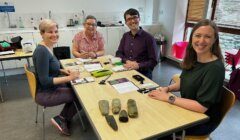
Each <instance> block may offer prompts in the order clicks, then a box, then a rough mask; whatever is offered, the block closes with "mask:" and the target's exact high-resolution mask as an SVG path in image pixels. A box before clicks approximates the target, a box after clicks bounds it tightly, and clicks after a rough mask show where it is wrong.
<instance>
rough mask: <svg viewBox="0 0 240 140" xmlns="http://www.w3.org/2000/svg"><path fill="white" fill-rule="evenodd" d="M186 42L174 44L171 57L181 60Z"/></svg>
mask: <svg viewBox="0 0 240 140" xmlns="http://www.w3.org/2000/svg"><path fill="white" fill-rule="evenodd" d="M187 45H188V42H185V41H183V42H176V43H174V44H173V46H172V55H173V56H174V57H176V58H178V59H183V58H184V56H185V52H186V48H187Z"/></svg>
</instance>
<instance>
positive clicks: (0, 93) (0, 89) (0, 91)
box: [0, 87, 4, 102]
mask: <svg viewBox="0 0 240 140" xmlns="http://www.w3.org/2000/svg"><path fill="white" fill-rule="evenodd" d="M0 96H1V100H2V102H3V101H4V100H3V94H2V88H1V87H0Z"/></svg>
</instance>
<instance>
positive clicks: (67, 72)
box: [60, 69, 70, 75]
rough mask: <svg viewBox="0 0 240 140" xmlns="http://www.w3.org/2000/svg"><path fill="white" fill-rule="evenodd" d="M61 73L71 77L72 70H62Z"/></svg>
mask: <svg viewBox="0 0 240 140" xmlns="http://www.w3.org/2000/svg"><path fill="white" fill-rule="evenodd" d="M60 72H61V73H62V74H64V75H69V74H70V70H67V69H60Z"/></svg>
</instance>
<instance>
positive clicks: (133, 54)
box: [116, 8, 157, 79]
mask: <svg viewBox="0 0 240 140" xmlns="http://www.w3.org/2000/svg"><path fill="white" fill-rule="evenodd" d="M124 19H125V23H126V25H127V26H128V28H129V29H130V31H129V32H126V33H125V34H124V35H123V37H122V39H121V42H120V45H119V47H118V50H117V52H116V56H117V57H120V58H121V59H122V62H123V63H124V67H125V68H127V69H134V70H137V71H138V72H140V73H142V74H143V75H145V76H146V77H148V78H150V79H152V71H153V69H154V67H155V66H156V65H157V54H156V47H157V45H156V41H155V39H154V38H153V36H152V35H150V34H149V33H147V32H146V31H144V30H143V29H142V28H141V27H140V26H139V21H140V15H139V12H138V11H137V10H136V9H132V8H130V9H128V10H127V11H126V12H125V13H124Z"/></svg>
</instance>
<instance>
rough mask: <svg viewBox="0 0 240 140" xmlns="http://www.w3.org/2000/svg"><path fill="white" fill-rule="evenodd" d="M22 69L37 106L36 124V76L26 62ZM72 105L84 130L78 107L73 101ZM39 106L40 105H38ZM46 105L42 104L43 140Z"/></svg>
mask: <svg viewBox="0 0 240 140" xmlns="http://www.w3.org/2000/svg"><path fill="white" fill-rule="evenodd" d="M24 70H25V73H26V75H27V79H28V84H29V89H30V93H31V96H32V98H33V100H34V102H35V103H36V104H37V107H36V120H35V123H36V124H37V119H38V105H39V104H38V103H37V102H36V100H35V97H36V93H37V80H36V77H35V74H34V73H33V72H31V71H30V70H29V68H28V66H27V64H25V65H24ZM74 105H75V107H76V109H77V113H78V116H79V118H80V121H81V124H82V127H83V130H84V131H85V130H86V128H85V125H84V123H83V120H82V117H81V115H80V113H79V109H78V107H77V105H76V103H75V102H74ZM40 106H41V105H40ZM46 107H47V106H43V110H42V112H43V139H44V140H45V109H46Z"/></svg>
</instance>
